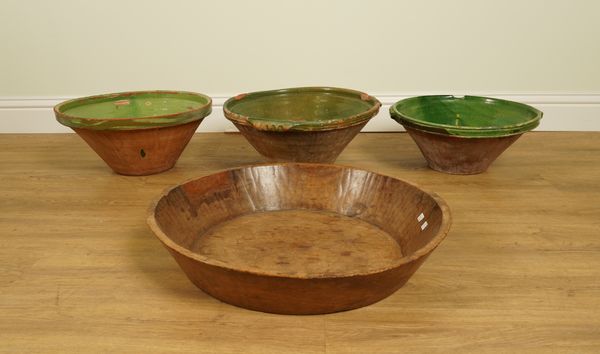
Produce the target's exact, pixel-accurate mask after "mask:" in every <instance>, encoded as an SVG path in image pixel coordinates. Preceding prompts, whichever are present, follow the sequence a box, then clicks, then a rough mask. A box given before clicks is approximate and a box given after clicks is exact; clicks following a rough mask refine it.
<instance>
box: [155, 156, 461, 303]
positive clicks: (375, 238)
mask: <svg viewBox="0 0 600 354" xmlns="http://www.w3.org/2000/svg"><path fill="white" fill-rule="evenodd" d="M450 223H451V218H450V211H449V208H448V206H447V205H446V203H445V202H444V201H443V200H442V199H441V198H440V197H438V196H437V195H435V194H433V193H427V192H424V191H423V190H421V189H419V188H418V187H416V186H414V185H412V184H410V183H407V182H404V181H402V180H399V179H396V178H393V177H389V176H384V175H380V174H377V173H374V172H370V171H364V170H359V169H355V168H350V167H343V166H338V165H320V164H294V163H288V164H274V165H258V166H250V167H243V168H238V169H233V170H228V171H223V172H219V173H216V174H213V175H210V176H206V177H201V178H198V179H195V180H191V181H188V182H186V183H183V184H181V185H178V186H176V187H174V188H172V189H170V190H168V191H166V192H165V193H164V194H163V195H162V197H160V199H158V200H157V201H156V202H155V203H154V204H153V205H152V206H151V209H150V213H149V216H148V224H149V225H150V228H151V229H152V230H153V232H154V233H155V234H156V236H157V237H158V239H159V240H160V241H161V242H162V243H163V244H164V246H165V247H166V248H167V250H169V252H170V253H171V254H172V256H173V257H174V258H175V260H176V261H177V263H178V264H179V266H180V267H181V269H182V270H183V271H184V272H185V274H186V275H187V276H188V278H189V279H190V280H191V281H192V283H194V284H195V285H196V286H197V287H199V288H200V289H202V290H203V291H204V292H206V293H208V294H210V295H212V296H213V297H215V298H217V299H220V300H222V301H224V302H226V303H229V304H233V305H236V306H240V307H244V308H247V309H252V310H258V311H264V312H272V313H280V314H323V313H331V312H338V311H344V310H350V309H355V308H359V307H362V306H366V305H369V304H372V303H375V302H377V301H379V300H381V299H383V298H385V297H387V296H389V295H390V294H392V293H394V292H395V291H396V290H397V289H399V288H400V287H401V286H402V285H404V284H405V283H406V282H407V280H408V279H409V278H410V277H411V276H412V275H413V273H414V272H415V271H416V270H417V269H418V268H419V266H420V265H421V264H422V263H423V262H424V261H425V259H426V258H427V256H429V254H430V253H431V252H432V251H433V250H434V249H435V248H436V247H437V246H438V245H439V244H440V242H441V241H442V240H443V239H444V237H445V236H446V234H447V233H448V230H449V228H450Z"/></svg>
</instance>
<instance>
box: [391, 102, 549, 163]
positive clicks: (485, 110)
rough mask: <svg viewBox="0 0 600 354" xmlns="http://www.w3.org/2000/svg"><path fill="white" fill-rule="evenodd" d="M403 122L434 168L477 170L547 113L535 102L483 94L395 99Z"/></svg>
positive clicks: (397, 115) (397, 114)
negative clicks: (533, 105) (535, 104)
mask: <svg viewBox="0 0 600 354" xmlns="http://www.w3.org/2000/svg"><path fill="white" fill-rule="evenodd" d="M390 115H391V117H392V118H393V119H394V120H396V121H397V122H398V123H400V124H402V125H403V126H404V128H405V129H406V130H407V132H408V133H409V134H410V136H411V137H412V138H413V140H414V141H415V142H416V144H417V145H418V147H419V149H420V150H421V152H422V153H423V156H424V157H425V159H426V160H427V162H428V164H429V167H431V168H432V169H434V170H437V171H441V172H446V173H452V174H476V173H481V172H484V171H485V170H487V168H488V167H489V166H490V165H491V163H492V162H493V161H494V160H495V159H496V158H497V157H498V156H500V154H501V153H502V152H503V151H504V150H506V149H507V148H508V147H509V146H510V145H511V144H512V143H514V142H515V141H516V140H517V139H518V138H519V137H520V136H521V135H522V134H523V133H525V132H528V131H530V130H532V129H534V128H535V127H537V126H538V125H539V122H540V119H541V118H542V115H543V113H542V112H541V111H539V110H537V109H535V108H533V107H531V106H528V105H525V104H522V103H518V102H512V101H507V100H501V99H496V98H489V97H479V96H451V95H444V96H419V97H412V98H407V99H404V100H401V101H398V102H396V103H395V104H394V105H392V107H390Z"/></svg>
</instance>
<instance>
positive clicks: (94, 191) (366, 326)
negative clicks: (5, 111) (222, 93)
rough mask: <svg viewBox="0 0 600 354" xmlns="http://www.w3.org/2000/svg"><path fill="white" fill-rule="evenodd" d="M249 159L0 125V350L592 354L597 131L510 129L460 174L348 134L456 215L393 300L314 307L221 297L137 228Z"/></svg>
mask: <svg viewBox="0 0 600 354" xmlns="http://www.w3.org/2000/svg"><path fill="white" fill-rule="evenodd" d="M261 161H262V160H261V158H260V157H259V156H258V155H257V153H255V152H254V151H253V150H252V149H251V148H250V147H249V145H248V144H247V143H246V142H245V140H244V139H243V138H242V137H241V136H240V135H237V134H196V136H195V137H194V139H193V140H192V142H191V143H190V145H189V146H188V148H187V149H186V150H185V152H184V153H183V155H182V157H181V159H180V161H179V163H178V165H177V166H176V167H175V168H174V169H173V170H171V171H169V172H166V173H163V174H159V175H155V176H148V177H125V176H119V175H115V174H113V173H112V172H111V171H110V170H109V169H108V168H107V167H106V166H105V165H104V163H103V162H102V161H101V160H100V159H99V158H98V157H97V156H96V155H95V154H94V153H93V152H92V151H91V150H90V149H89V148H88V147H87V146H86V145H85V144H84V143H83V141H82V140H80V139H79V138H78V137H77V136H76V135H74V134H73V135H70V134H62V135H61V134H59V135H0V352H9V353H17V352H26V353H33V352H63V353H64V352H72V353H84V352H130V353H151V352H177V353H295V352H302V353H398V352H403V351H406V352H411V353H414V352H427V353H431V352H443V353H448V352H498V353H508V352H573V353H585V352H590V353H593V352H595V353H598V352H600V133H530V134H526V135H525V136H523V137H522V138H521V140H519V141H517V142H516V143H515V145H513V146H512V147H511V148H510V149H509V150H508V151H506V152H505V154H504V155H503V156H501V157H500V159H499V160H498V161H496V163H495V164H494V165H493V166H492V168H491V169H490V170H489V171H488V172H487V173H484V174H481V175H476V176H451V175H445V174H441V173H437V172H434V171H431V170H429V169H427V168H426V167H425V163H424V160H423V159H422V157H421V156H420V153H419V152H418V150H417V148H416V147H415V145H414V144H413V142H412V141H411V140H410V138H409V137H408V136H407V135H406V134H401V133H386V134H383V133H382V134H361V135H359V136H358V137H357V138H356V139H355V140H354V141H353V142H352V143H351V144H350V146H349V147H348V148H347V149H346V151H345V152H344V153H343V154H342V156H341V157H340V159H339V160H338V163H341V164H348V165H353V166H357V167H362V168H367V169H372V170H375V171H378V172H381V173H384V174H389V175H392V176H396V177H399V178H403V179H407V180H410V181H413V182H416V183H418V184H420V185H421V186H422V187H423V188H425V189H428V190H432V191H435V192H437V193H439V194H440V195H441V196H442V197H443V198H445V199H446V201H447V202H448V204H449V205H450V207H451V209H452V212H453V217H454V224H453V227H452V229H451V231H450V234H449V236H448V238H447V239H446V240H445V241H444V242H443V243H442V244H441V245H440V247H439V248H438V249H437V250H436V251H435V252H434V253H433V254H432V256H431V257H430V258H429V259H428V260H427V261H426V262H425V264H424V265H423V267H422V268H421V269H420V270H419V271H418V272H417V273H416V274H415V276H414V277H413V278H412V279H411V280H410V281H409V282H408V283H407V284H406V286H404V287H403V288H402V289H400V290H399V291H398V292H397V293H395V294H394V295H392V296H391V297H389V298H387V299H385V300H383V301H381V302H379V303H377V304H374V305H372V306H368V307H366V308H362V309H358V310H354V311H349V312H345V313H338V314H331V315H324V316H304V317H302V316H281V315H272V314H264V313H259V312H253V311H248V310H244V309H240V308H236V307H233V306H230V305H226V304H223V303H220V302H219V301H217V300H215V299H213V298H211V297H209V296H208V295H205V294H204V293H202V292H201V291H199V290H198V289H197V288H195V287H194V286H193V285H192V284H191V283H190V282H189V281H188V280H187V279H186V278H185V276H184V275H183V273H182V272H181V271H180V270H179V268H178V267H177V265H176V263H175V261H174V260H173V259H172V258H171V256H170V255H169V254H168V253H167V251H166V250H165V249H163V247H162V246H161V244H160V243H159V242H158V241H157V239H155V237H154V236H153V234H152V233H151V232H150V230H149V229H148V227H147V226H146V224H145V214H146V209H147V207H148V204H149V203H150V201H151V200H152V199H154V198H155V197H156V196H157V195H158V194H159V193H160V192H161V191H162V190H163V189H164V188H166V187H167V186H171V185H173V184H176V183H178V182H180V181H183V180H185V179H189V178H192V177H195V176H200V175H205V174H209V173H211V172H213V171H217V170H221V169H226V168H231V167H235V166H238V165H243V164H251V163H257V162H261Z"/></svg>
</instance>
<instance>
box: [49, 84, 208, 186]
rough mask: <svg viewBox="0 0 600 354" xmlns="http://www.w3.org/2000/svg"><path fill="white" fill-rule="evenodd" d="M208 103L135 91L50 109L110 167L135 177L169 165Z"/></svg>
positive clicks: (186, 96)
mask: <svg viewBox="0 0 600 354" xmlns="http://www.w3.org/2000/svg"><path fill="white" fill-rule="evenodd" d="M211 107H212V102H211V99H210V97H208V96H205V95H202V94H198V93H192V92H181V91H137V92H123V93H114V94H106V95H98V96H90V97H84V98H78V99H74V100H70V101H66V102H63V103H60V104H58V105H57V106H56V107H54V113H55V116H56V119H57V120H58V122H59V123H61V124H63V125H65V126H68V127H70V128H72V129H73V130H74V131H75V132H76V133H77V134H78V135H79V136H80V137H81V138H82V139H83V140H85V142H86V143H87V144H88V145H89V146H90V147H91V148H92V149H93V150H94V151H95V152H96V153H97V154H98V155H99V156H100V157H101V158H102V160H104V162H106V164H107V165H108V166H109V167H110V168H111V169H112V170H113V171H115V172H116V173H119V174H122V175H135V176H139V175H150V174H154V173H159V172H163V171H166V170H168V169H170V168H172V167H173V166H174V165H175V163H176V162H177V159H179V156H180V155H181V153H182V152H183V150H184V149H185V147H186V145H187V144H188V142H189V141H190V139H191V138H192V136H193V135H194V132H195V131H196V129H197V128H198V126H199V125H200V123H201V122H202V120H203V119H204V117H206V116H207V115H209V114H210V112H211Z"/></svg>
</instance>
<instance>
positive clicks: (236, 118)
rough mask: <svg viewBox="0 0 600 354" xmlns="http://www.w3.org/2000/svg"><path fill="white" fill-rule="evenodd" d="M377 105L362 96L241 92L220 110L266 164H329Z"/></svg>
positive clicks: (317, 90) (336, 91) (328, 90)
mask: <svg viewBox="0 0 600 354" xmlns="http://www.w3.org/2000/svg"><path fill="white" fill-rule="evenodd" d="M380 107H381V103H380V102H379V101H378V100H377V99H376V98H374V97H372V96H369V95H368V94H366V93H363V92H359V91H354V90H349V89H342V88H332V87H300V88H289V89H282V90H274V91H262V92H253V93H247V94H240V95H237V96H235V97H232V98H230V99H229V100H227V101H226V102H225V104H224V106H223V111H224V113H225V117H227V119H229V120H230V121H231V122H233V124H234V125H235V126H236V127H237V128H238V130H239V131H240V132H241V133H242V134H243V135H244V137H245V138H246V139H247V140H248V142H249V143H250V144H251V145H252V146H253V147H254V148H255V149H256V150H257V151H258V152H259V153H260V154H261V155H263V156H264V157H266V158H267V159H268V160H271V161H288V162H318V163H332V162H334V161H335V160H336V159H337V157H338V156H339V154H340V153H341V152H342V151H343V150H344V148H345V147H346V145H348V143H350V141H351V140H352V139H353V138H354V137H355V136H356V134H358V132H360V130H361V129H362V128H363V127H364V126H365V125H366V124H367V122H368V121H369V120H370V119H371V118H372V117H373V116H375V115H376V114H377V112H379V108H380Z"/></svg>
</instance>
